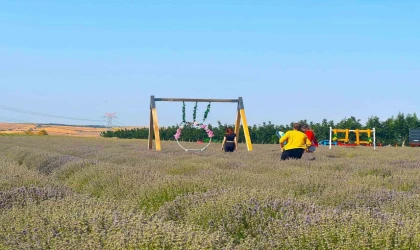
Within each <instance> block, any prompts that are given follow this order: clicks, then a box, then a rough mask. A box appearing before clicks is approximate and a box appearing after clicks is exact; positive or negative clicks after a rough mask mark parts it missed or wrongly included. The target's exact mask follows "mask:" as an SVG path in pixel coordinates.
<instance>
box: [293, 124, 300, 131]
mask: <svg viewBox="0 0 420 250" xmlns="http://www.w3.org/2000/svg"><path fill="white" fill-rule="evenodd" d="M293 129H294V130H298V131H300V129H301V125H300V123H298V122H295V123H293Z"/></svg>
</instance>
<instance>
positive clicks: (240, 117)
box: [235, 97, 252, 151]
mask: <svg viewBox="0 0 420 250" xmlns="http://www.w3.org/2000/svg"><path fill="white" fill-rule="evenodd" d="M238 100H239V102H238V112H237V114H236V122H235V134H236V135H237V136H236V138H235V140H236V143H238V136H239V129H240V126H241V121H242V127H243V130H244V135H245V142H246V147H247V149H248V151H252V142H251V136H250V135H249V129H248V122H247V120H246V116H245V108H244V103H243V100H242V98H241V97H240V98H239V99H238Z"/></svg>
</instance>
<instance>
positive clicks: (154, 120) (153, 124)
mask: <svg viewBox="0 0 420 250" xmlns="http://www.w3.org/2000/svg"><path fill="white" fill-rule="evenodd" d="M153 134H154V136H155V141H156V142H155V144H156V150H157V151H160V150H161V147H160V134H159V123H158V116H157V110H156V102H155V96H153V95H152V96H151V97H150V123H149V145H148V146H149V149H152V147H153Z"/></svg>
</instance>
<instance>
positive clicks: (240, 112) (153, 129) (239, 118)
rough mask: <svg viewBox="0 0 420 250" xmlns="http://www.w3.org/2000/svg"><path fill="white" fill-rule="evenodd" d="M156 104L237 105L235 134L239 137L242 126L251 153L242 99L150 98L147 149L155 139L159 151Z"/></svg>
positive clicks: (151, 147) (151, 146)
mask: <svg viewBox="0 0 420 250" xmlns="http://www.w3.org/2000/svg"><path fill="white" fill-rule="evenodd" d="M156 102H229V103H238V108H237V114H236V122H235V134H237V135H239V129H240V126H241V122H242V126H243V131H244V135H245V142H246V146H247V149H248V151H252V143H251V136H250V135H249V129H248V123H247V120H246V116H245V108H244V102H243V99H242V97H238V99H193V98H155V96H153V95H152V96H150V124H149V139H148V142H149V143H148V149H149V150H151V149H153V138H154V139H155V148H156V151H161V150H162V148H161V144H160V135H159V123H158V115H157V109H156ZM235 141H236V143H238V136H236V138H235Z"/></svg>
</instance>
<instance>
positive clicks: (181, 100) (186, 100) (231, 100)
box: [155, 98, 239, 102]
mask: <svg viewBox="0 0 420 250" xmlns="http://www.w3.org/2000/svg"><path fill="white" fill-rule="evenodd" d="M155 101H156V102H239V99H194V98H155Z"/></svg>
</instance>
